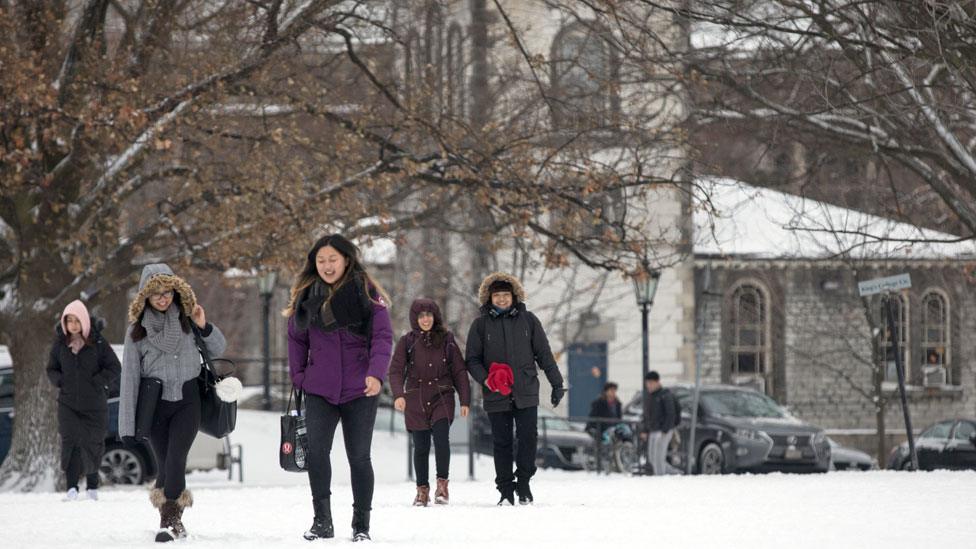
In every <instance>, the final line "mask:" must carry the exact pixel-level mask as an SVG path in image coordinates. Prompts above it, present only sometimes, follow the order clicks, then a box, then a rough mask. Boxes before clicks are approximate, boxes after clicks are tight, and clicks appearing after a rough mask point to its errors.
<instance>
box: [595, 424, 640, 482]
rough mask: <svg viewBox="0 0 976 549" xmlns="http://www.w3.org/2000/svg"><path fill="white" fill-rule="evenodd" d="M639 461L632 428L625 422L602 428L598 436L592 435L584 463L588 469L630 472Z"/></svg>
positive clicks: (607, 471)
mask: <svg viewBox="0 0 976 549" xmlns="http://www.w3.org/2000/svg"><path fill="white" fill-rule="evenodd" d="M591 434H593V433H592V432H591ZM597 452H599V454H597ZM639 461H640V455H639V454H638V448H637V441H636V437H635V436H634V430H633V429H632V428H631V427H630V425H627V424H626V423H618V424H616V425H613V426H611V427H608V428H606V429H604V430H603V433H601V434H600V435H599V437H598V438H597V437H594V444H593V446H590V447H589V448H588V449H587V455H586V459H585V461H584V463H585V466H586V470H588V471H597V472H606V473H632V472H633V471H634V469H635V468H636V467H637V464H638V463H639Z"/></svg>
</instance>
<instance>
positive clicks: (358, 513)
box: [352, 508, 372, 541]
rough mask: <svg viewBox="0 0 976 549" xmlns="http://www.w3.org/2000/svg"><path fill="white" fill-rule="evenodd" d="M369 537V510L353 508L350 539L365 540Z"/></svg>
mask: <svg viewBox="0 0 976 549" xmlns="http://www.w3.org/2000/svg"><path fill="white" fill-rule="evenodd" d="M368 539H372V538H370V537H369V511H363V510H360V509H355V508H353V510H352V540H353V541H365V540H368Z"/></svg>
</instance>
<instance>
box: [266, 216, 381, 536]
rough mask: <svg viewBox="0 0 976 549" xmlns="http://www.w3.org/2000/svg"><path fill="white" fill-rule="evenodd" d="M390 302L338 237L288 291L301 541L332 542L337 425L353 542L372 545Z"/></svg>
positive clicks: (316, 253)
mask: <svg viewBox="0 0 976 549" xmlns="http://www.w3.org/2000/svg"><path fill="white" fill-rule="evenodd" d="M388 302H389V298H388V297H387V296H386V294H385V292H384V291H383V289H382V288H381V287H380V286H379V284H377V283H376V281H375V280H373V278H372V277H370V276H369V274H367V273H366V269H365V268H364V267H363V265H362V263H360V260H359V253H358V250H357V249H356V246H355V245H354V244H353V243H352V242H350V241H349V240H347V239H346V238H344V237H342V236H341V235H338V234H333V235H328V236H325V237H322V238H320V239H319V240H318V241H317V242H316V243H315V245H314V246H312V250H311V251H310V252H308V257H307V259H306V261H305V267H304V268H303V269H302V272H301V274H299V275H298V279H297V280H296V281H295V284H294V285H293V286H292V289H291V300H290V302H289V304H288V308H287V309H285V311H284V315H285V316H286V317H288V367H289V371H290V373H291V380H292V383H293V384H294V385H295V387H296V388H298V389H299V390H301V391H304V392H305V395H306V398H305V405H306V419H305V421H306V426H307V428H308V443H309V445H308V450H309V451H308V480H309V483H310V484H311V486H312V508H313V509H314V511H315V518H314V521H313V523H312V527H311V528H310V529H309V530H308V531H307V532H305V539H308V540H313V539H317V538H331V537H333V536H334V535H335V529H334V528H333V525H332V509H331V506H330V502H329V498H330V496H331V495H332V492H331V489H330V487H331V484H332V464H331V462H330V459H329V454H330V452H331V450H332V441H333V439H334V437H335V430H336V426H337V425H338V423H339V422H340V421H341V422H342V438H343V439H344V442H345V446H346V454H347V456H348V457H349V468H350V470H351V472H352V496H353V504H352V507H353V515H352V529H353V541H361V540H366V539H370V537H369V512H370V509H371V506H372V501H373V465H372V462H371V461H370V445H371V443H372V440H373V424H374V423H375V422H376V406H377V403H378V402H379V399H378V397H377V395H379V393H380V389H381V388H382V386H383V378H384V377H386V372H387V369H388V368H389V365H390V354H391V349H392V347H393V327H392V325H391V323H390V313H389V311H388V310H387V308H386V303H388Z"/></svg>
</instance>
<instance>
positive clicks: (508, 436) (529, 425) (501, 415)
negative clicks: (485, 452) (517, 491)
mask: <svg viewBox="0 0 976 549" xmlns="http://www.w3.org/2000/svg"><path fill="white" fill-rule="evenodd" d="M538 415H539V409H538V408H537V407H535V406H533V407H531V408H522V409H518V408H512V409H511V410H509V411H507V412H491V413H489V414H488V418H489V420H491V440H492V446H493V448H492V454H493V456H494V458H495V486H497V487H498V489H499V490H504V489H505V488H506V487H511V485H512V483H513V482H514V481H515V480H518V481H520V482H528V480H529V479H530V478H532V475H534V474H535V470H536V467H535V453H536V444H537V442H538V439H539V432H538V430H537V427H536V421H537V420H538ZM513 427H514V428H515V438H513V437H512V428H513ZM515 439H517V440H518V448H517V452H518V453H517V455H516V452H515V448H514V447H513V446H514V441H515ZM513 457H514V459H515V466H516V469H515V474H512V459H513Z"/></svg>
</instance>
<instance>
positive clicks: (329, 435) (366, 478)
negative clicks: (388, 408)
mask: <svg viewBox="0 0 976 549" xmlns="http://www.w3.org/2000/svg"><path fill="white" fill-rule="evenodd" d="M378 404H379V397H365V396H364V397H360V398H357V399H356V400H353V401H350V402H346V403H345V404H339V405H338V406H337V405H335V404H331V403H329V402H328V401H327V400H325V399H324V398H322V397H320V396H318V395H312V394H307V393H306V395H305V427H306V429H308V480H309V483H310V484H311V485H312V499H314V500H321V499H326V498H329V497H330V496H331V495H332V462H331V461H330V458H329V454H330V453H331V452H332V441H333V439H334V438H335V431H336V426H337V425H338V424H339V422H340V421H342V438H343V442H345V445H346V456H347V457H348V458H349V469H350V472H351V474H352V475H351V476H352V478H351V480H352V506H353V508H355V509H357V510H360V511H369V510H370V509H371V508H372V506H373V480H374V479H373V462H372V460H371V459H370V447H371V446H372V444H373V425H374V424H375V423H376V407H377V405H378Z"/></svg>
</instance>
